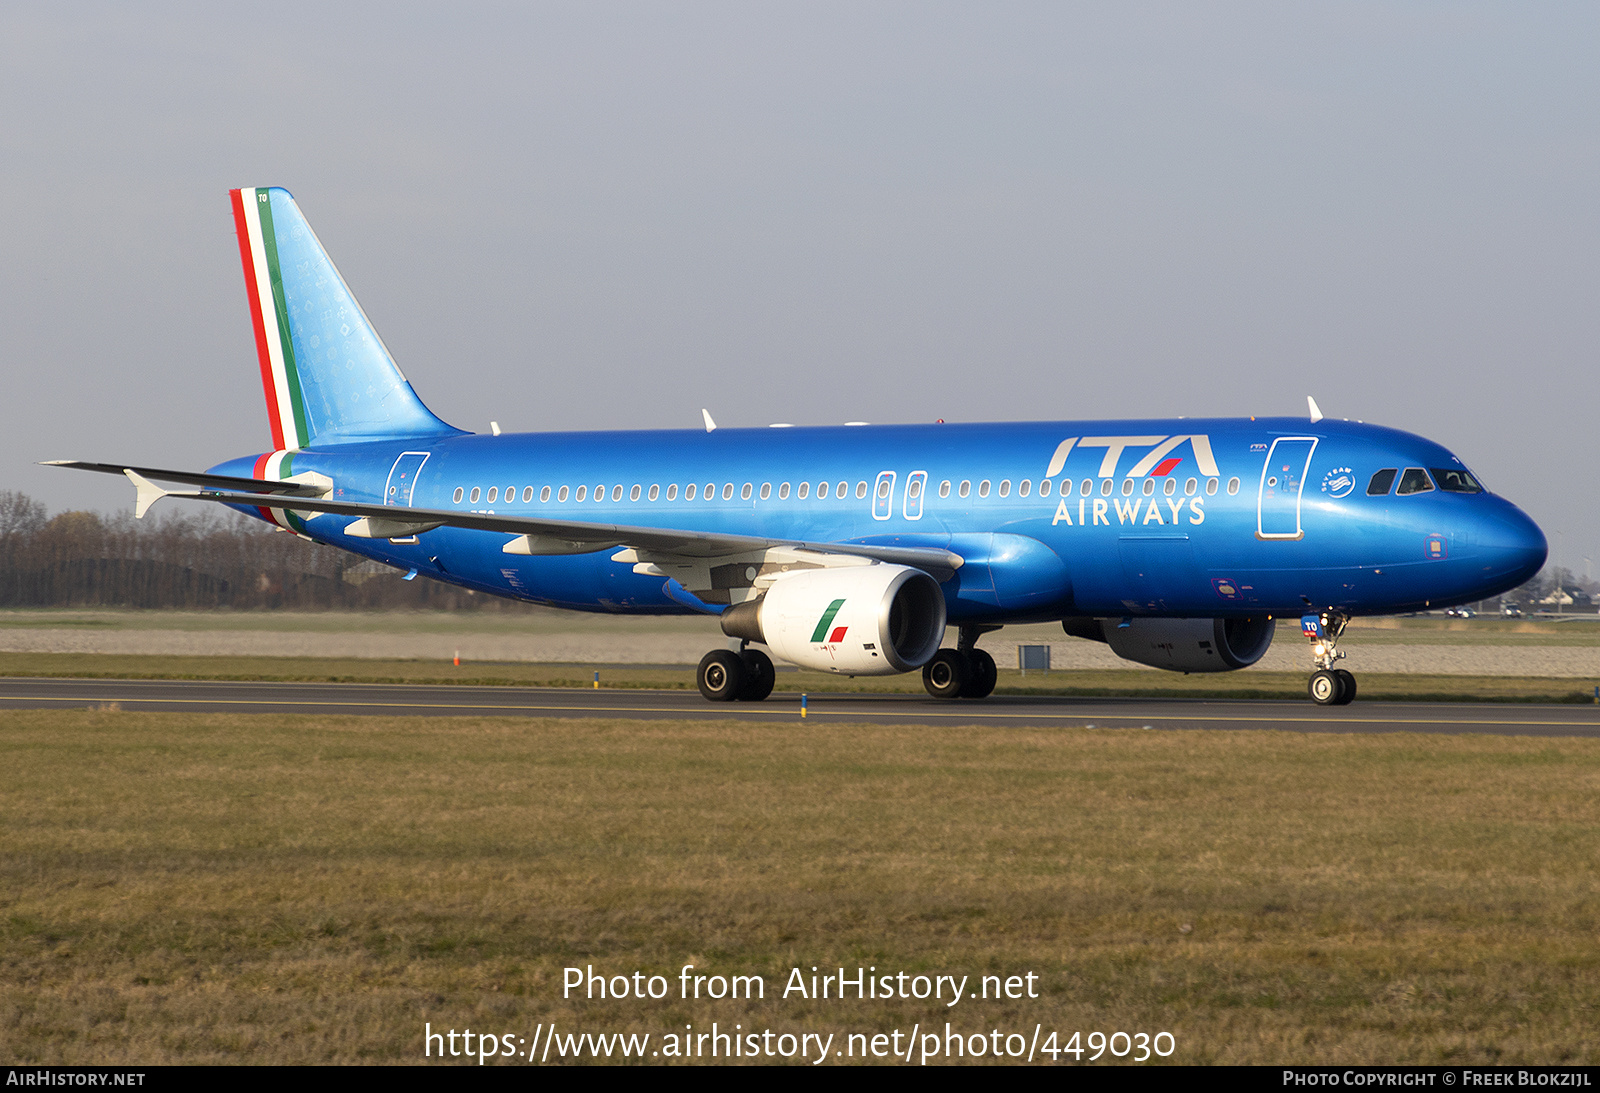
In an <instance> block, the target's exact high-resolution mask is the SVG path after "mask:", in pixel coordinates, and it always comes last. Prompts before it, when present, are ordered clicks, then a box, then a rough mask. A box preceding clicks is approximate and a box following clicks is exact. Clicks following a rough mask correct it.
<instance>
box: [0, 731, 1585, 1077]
mask: <svg viewBox="0 0 1600 1093" xmlns="http://www.w3.org/2000/svg"><path fill="white" fill-rule="evenodd" d="M0 746H3V747H4V749H5V754H6V757H7V762H6V763H5V765H4V768H3V770H0V822H3V830H4V848H5V852H4V854H3V856H0V923H3V930H0V961H3V967H4V975H3V978H0V984H3V985H0V1042H3V1043H4V1045H5V1054H6V1056H7V1058H6V1061H7V1062H10V1063H29V1064H32V1063H143V1064H153V1063H162V1062H228V1061H248V1062H262V1063H265V1062H363V1061H393V1062H415V1061H418V1060H419V1056H420V1053H421V1048H422V1040H421V1030H422V1025H423V1022H424V1021H428V1022H431V1023H432V1024H433V1025H434V1026H435V1028H438V1027H440V1026H444V1027H447V1028H448V1027H454V1028H456V1029H461V1028H465V1027H471V1028H473V1029H474V1030H477V1031H491V1032H503V1033H513V1034H516V1035H520V1036H531V1034H532V1031H533V1029H534V1026H536V1025H538V1024H539V1023H541V1022H543V1023H548V1022H550V1021H552V1020H554V1021H557V1022H558V1023H560V1024H561V1025H562V1027H563V1028H566V1029H569V1030H573V1031H577V1030H579V1029H589V1030H594V1031H614V1030H624V1029H636V1030H640V1031H649V1032H652V1033H656V1034H659V1033H661V1032H663V1031H666V1030H670V1029H674V1028H676V1029H682V1027H683V1025H685V1024H687V1023H693V1024H694V1025H695V1026H696V1028H697V1029H705V1028H708V1027H709V1025H710V1023H711V1022H712V1021H713V1020H716V1021H719V1022H721V1023H722V1024H723V1026H724V1027H726V1026H727V1025H729V1024H732V1023H734V1022H739V1023H742V1024H743V1025H744V1026H745V1027H746V1028H751V1027H757V1028H761V1027H768V1026H770V1027H773V1028H775V1029H782V1030H791V1031H800V1030H827V1029H833V1030H838V1031H841V1032H844V1031H876V1030H880V1029H882V1030H889V1029H893V1028H896V1027H899V1028H902V1029H909V1028H910V1027H911V1025H912V1024H913V1023H915V1022H918V1021H921V1022H923V1023H924V1025H926V1024H927V1023H928V1022H930V1021H933V1022H937V1023H938V1025H939V1026H940V1027H942V1024H943V1022H944V1021H945V1020H947V1019H948V1020H950V1021H952V1022H953V1023H954V1024H955V1025H956V1026H957V1027H958V1028H964V1029H966V1030H969V1031H987V1030H988V1029H989V1028H993V1027H998V1028H1001V1029H1002V1030H1009V1029H1018V1030H1025V1031H1028V1032H1031V1030H1032V1028H1033V1026H1034V1024H1035V1023H1041V1024H1043V1026H1044V1028H1045V1029H1046V1030H1049V1029H1052V1028H1055V1029H1060V1030H1065V1031H1070V1030H1072V1029H1082V1030H1085V1031H1087V1030H1091V1029H1103V1030H1115V1029H1125V1030H1139V1029H1143V1030H1149V1031H1155V1030H1160V1029H1166V1030H1169V1031H1171V1032H1173V1033H1174V1034H1175V1035H1176V1037H1177V1043H1178V1051H1177V1054H1176V1055H1175V1056H1174V1060H1175V1061H1182V1062H1212V1061H1218V1062H1241V1063H1281V1062H1290V1061H1294V1062H1330V1063H1332V1062H1337V1063H1361V1062H1417V1063H1430V1062H1440V1061H1453V1062H1469V1061H1470V1062H1480V1063H1486V1062H1499V1063H1507V1062H1524V1061H1525V1062H1558V1061H1559V1062H1585V1063H1590V1064H1593V1063H1596V1062H1600V1048H1597V1047H1596V1045H1595V1040H1594V1037H1593V1028H1594V1024H1595V1020H1596V1016H1597V1005H1600V966H1597V965H1600V946H1597V944H1596V942H1597V940H1600V938H1597V933H1600V902H1597V898H1596V897H1597V891H1596V883H1595V882H1596V865H1595V854H1594V833H1595V830H1596V823H1597V821H1600V794H1597V792H1596V791H1597V789H1600V742H1596V741H1591V740H1572V739H1523V738H1495V737H1485V736H1471V737H1434V736H1430V737H1417V736H1405V735H1389V736H1382V737H1364V736H1345V735H1326V736H1319V735H1290V734H1278V733H1248V734H1234V733H1224V732H1214V733H1165V732H1162V733H1156V732H1140V731H1125V732H1112V731H1088V730H1082V729H1077V730H1051V731H1043V730H1015V729H991V728H982V727H944V726H941V727H915V728H906V727H880V726H864V725H825V724H806V723H800V724H794V725H788V726H785V727H783V728H781V729H776V728H772V727H763V726H757V725H740V724H728V723H717V724H709V723H696V722H676V723H667V722H644V723H641V722H629V723H626V724H622V723H612V722H604V721H590V722H574V721H559V722H557V721H548V722H546V721H534V720H522V719H517V720H495V719H484V720H468V719H441V720H425V719H418V718H395V719H387V718H343V719H336V718H309V717H306V718H295V717H271V716H266V715H258V716H235V715H216V716H208V715H163V714H140V713H129V712H120V711H113V710H104V711H92V712H91V711H85V712H39V713H35V712H8V713H5V714H3V715H0ZM1185 928H1187V929H1185ZM683 963H694V964H696V965H698V966H699V967H700V968H702V969H706V970H715V971H721V972H724V973H734V972H738V973H758V974H763V975H765V976H766V977H767V981H768V985H769V995H768V998H767V1000H766V1001H765V1002H752V1003H746V1002H742V1001H741V1002H737V1003H735V1002H709V1001H700V1002H689V1003H685V1002H681V1001H673V1000H668V1001H665V1002H616V1001H607V1002H598V1001H597V1002H583V1001H576V1000H563V999H562V998H561V996H560V994H561V992H560V983H561V974H562V968H564V967H566V966H569V965H583V964H594V965H595V966H596V967H597V968H598V969H601V970H604V971H606V972H607V973H629V972H632V971H633V970H635V969H641V970H644V971H646V972H659V973H661V974H664V975H668V976H675V975H676V972H677V969H678V967H679V966H680V965H681V964H683ZM813 964H815V965H818V966H821V967H824V968H826V967H829V966H834V967H837V966H838V965H840V964H843V965H845V966H846V967H851V968H853V967H855V966H857V965H876V966H877V967H878V968H879V969H880V970H886V969H887V970H899V969H906V970H910V971H937V972H941V973H942V972H954V973H956V974H958V975H959V974H970V975H973V976H977V975H980V974H984V973H994V972H1001V973H1006V974H1011V973H1022V972H1026V971H1033V972H1036V973H1038V974H1039V975H1040V976H1041V980H1040V982H1041V984H1042V987H1043V990H1042V997H1040V998H1039V999H1037V1000H1031V1001H1030V1000H1021V1001H1014V1002H1003V1003H1000V1002H983V1001H977V1000H968V1001H965V1002H963V1003H962V1004H961V1005H958V1006H957V1007H955V1008H954V1009H953V1010H946V1009H943V1008H942V1007H939V1006H936V1005H931V1004H928V1003H916V1002H893V1003H884V1002H872V1001H865V1002H858V1001H853V1000H851V1001H845V1002H842V1003H841V1002H821V1003H816V1002H806V1001H800V1000H798V999H791V1000H788V1001H784V1000H781V999H778V998H776V997H774V996H775V995H776V994H777V990H776V988H777V986H778V985H779V984H781V983H782V981H783V979H784V977H785V976H786V974H787V972H788V969H789V968H791V967H793V966H802V967H805V968H808V969H809V967H810V966H811V965H813ZM675 982H676V980H675V979H674V983H675Z"/></svg>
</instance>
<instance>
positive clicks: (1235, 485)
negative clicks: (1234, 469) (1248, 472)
mask: <svg viewBox="0 0 1600 1093" xmlns="http://www.w3.org/2000/svg"><path fill="white" fill-rule="evenodd" d="M1238 492H1239V480H1238V479H1237V478H1230V479H1228V496H1229V497H1232V496H1233V495H1234V494H1236V493H1238Z"/></svg>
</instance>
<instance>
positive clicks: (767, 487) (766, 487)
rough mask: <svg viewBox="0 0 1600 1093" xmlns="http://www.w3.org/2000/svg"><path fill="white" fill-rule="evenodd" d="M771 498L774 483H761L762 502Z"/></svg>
mask: <svg viewBox="0 0 1600 1093" xmlns="http://www.w3.org/2000/svg"><path fill="white" fill-rule="evenodd" d="M771 496H772V483H771V482H763V483H761V500H763V501H765V500H767V498H769V497H771Z"/></svg>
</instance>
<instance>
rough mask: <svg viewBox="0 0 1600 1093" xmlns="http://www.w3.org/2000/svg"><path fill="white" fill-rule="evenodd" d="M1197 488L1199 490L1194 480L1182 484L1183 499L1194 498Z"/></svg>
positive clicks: (1198, 484)
mask: <svg viewBox="0 0 1600 1093" xmlns="http://www.w3.org/2000/svg"><path fill="white" fill-rule="evenodd" d="M1199 488H1200V483H1199V482H1197V481H1196V480H1195V479H1193V478H1191V479H1189V480H1188V481H1186V482H1185V483H1184V484H1183V495H1184V496H1185V497H1193V496H1194V491H1195V490H1197V489H1199Z"/></svg>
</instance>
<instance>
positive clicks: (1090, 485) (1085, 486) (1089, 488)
mask: <svg viewBox="0 0 1600 1093" xmlns="http://www.w3.org/2000/svg"><path fill="white" fill-rule="evenodd" d="M1078 492H1079V493H1080V494H1082V495H1083V496H1084V497H1088V496H1089V495H1090V494H1091V493H1093V492H1094V482H1092V481H1091V480H1089V479H1087V478H1085V479H1084V480H1083V481H1082V482H1080V483H1078Z"/></svg>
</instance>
